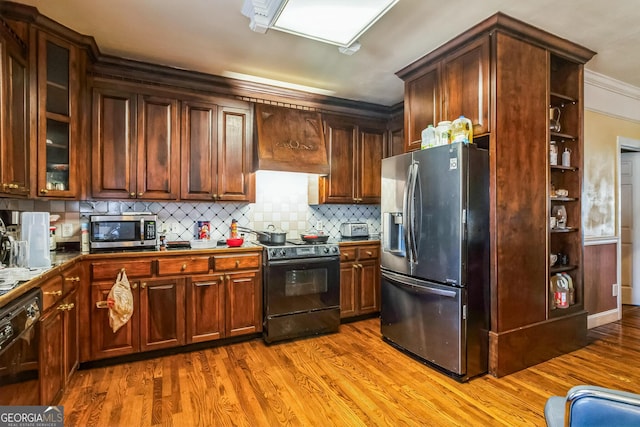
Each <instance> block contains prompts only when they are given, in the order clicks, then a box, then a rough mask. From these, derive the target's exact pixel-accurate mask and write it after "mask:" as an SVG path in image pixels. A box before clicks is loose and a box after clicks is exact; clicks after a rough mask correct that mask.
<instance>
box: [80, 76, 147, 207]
mask: <svg viewBox="0 0 640 427" xmlns="http://www.w3.org/2000/svg"><path fill="white" fill-rule="evenodd" d="M136 105H137V97H136V94H135V93H132V92H128V91H124V90H118V89H116V88H107V87H95V88H94V89H93V108H92V110H93V112H92V114H93V120H92V123H93V137H92V150H91V155H92V158H91V166H92V169H91V170H92V173H91V190H92V195H93V197H101V198H102V197H104V198H116V199H128V198H130V197H131V193H133V194H135V191H136V182H135V176H136V163H135V159H136V151H135V147H136V134H137V122H136V120H135V117H136V112H137V107H136Z"/></svg>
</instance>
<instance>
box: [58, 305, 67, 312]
mask: <svg viewBox="0 0 640 427" xmlns="http://www.w3.org/2000/svg"><path fill="white" fill-rule="evenodd" d="M67 306H68V304H60V305H59V306H57V307H56V310H60V311H64V310H66V309H67Z"/></svg>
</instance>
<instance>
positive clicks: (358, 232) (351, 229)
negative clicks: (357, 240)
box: [340, 222, 369, 237]
mask: <svg viewBox="0 0 640 427" xmlns="http://www.w3.org/2000/svg"><path fill="white" fill-rule="evenodd" d="M340 235H341V236H342V237H369V226H368V225H367V224H366V223H364V222H343V223H342V224H340Z"/></svg>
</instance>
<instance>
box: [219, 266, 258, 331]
mask: <svg viewBox="0 0 640 427" xmlns="http://www.w3.org/2000/svg"><path fill="white" fill-rule="evenodd" d="M225 278H226V281H227V298H226V300H227V301H226V310H225V318H226V322H225V327H226V333H227V336H229V337H233V336H238V335H245V334H252V333H255V332H261V331H262V304H261V301H262V281H261V280H260V275H259V272H257V271H245V272H238V273H229V274H227V275H225Z"/></svg>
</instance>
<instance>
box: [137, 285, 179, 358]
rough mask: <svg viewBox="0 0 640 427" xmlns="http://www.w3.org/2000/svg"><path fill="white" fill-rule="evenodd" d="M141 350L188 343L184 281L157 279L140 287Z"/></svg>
mask: <svg viewBox="0 0 640 427" xmlns="http://www.w3.org/2000/svg"><path fill="white" fill-rule="evenodd" d="M139 290H140V318H139V319H140V350H141V351H148V350H156V349H159V348H167V347H176V346H179V345H183V344H184V343H185V339H184V337H185V335H184V326H185V321H184V319H185V315H184V314H185V313H184V309H185V294H184V279H183V278H178V279H153V280H146V281H141V283H140V286H139Z"/></svg>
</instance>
